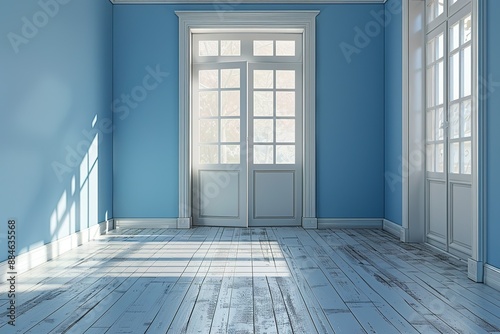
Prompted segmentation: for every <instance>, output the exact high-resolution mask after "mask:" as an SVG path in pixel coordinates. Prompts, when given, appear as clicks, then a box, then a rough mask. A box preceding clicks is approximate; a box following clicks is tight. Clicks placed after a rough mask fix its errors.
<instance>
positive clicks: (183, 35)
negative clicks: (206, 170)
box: [175, 11, 319, 228]
mask: <svg viewBox="0 0 500 334" xmlns="http://www.w3.org/2000/svg"><path fill="white" fill-rule="evenodd" d="M175 13H176V15H177V16H178V17H179V219H178V225H179V226H178V227H183V228H186V227H190V226H191V224H192V209H191V204H192V198H191V186H192V180H191V161H190V160H191V143H190V131H191V130H190V129H191V108H190V103H189V101H190V95H191V87H190V81H191V80H190V78H191V60H190V59H191V38H192V32H193V30H194V29H198V30H199V29H207V30H208V29H242V28H244V29H259V28H260V29H262V28H263V27H266V28H268V27H272V29H297V30H299V31H301V32H302V33H303V41H304V46H303V50H304V59H303V64H304V69H303V76H304V85H303V90H304V91H303V96H304V105H303V113H304V114H303V124H304V125H303V134H304V136H303V150H304V151H303V152H304V153H303V154H304V157H303V181H302V182H303V187H302V189H303V193H302V202H303V203H302V226H303V227H305V228H317V225H318V223H317V218H316V142H315V138H316V130H315V124H316V120H315V116H316V106H315V102H316V101H315V96H316V91H315V83H316V61H315V59H316V45H315V41H316V37H315V36H316V16H317V15H318V14H319V11H231V12H220V11H176V12H175Z"/></svg>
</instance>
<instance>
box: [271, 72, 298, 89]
mask: <svg viewBox="0 0 500 334" xmlns="http://www.w3.org/2000/svg"><path fill="white" fill-rule="evenodd" d="M276 88H278V89H279V88H290V89H293V88H295V71H293V70H292V71H276Z"/></svg>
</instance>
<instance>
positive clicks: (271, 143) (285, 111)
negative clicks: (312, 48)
mask: <svg viewBox="0 0 500 334" xmlns="http://www.w3.org/2000/svg"><path fill="white" fill-rule="evenodd" d="M249 87H250V89H249V97H250V98H249V103H248V106H249V117H248V129H249V130H248V133H249V168H248V169H249V190H250V192H249V193H250V197H249V225H250V226H294V225H295V226H299V225H300V224H301V216H302V196H301V195H302V167H301V166H302V131H301V130H302V93H301V92H302V71H301V66H300V64H276V63H270V64H250V66H249Z"/></svg>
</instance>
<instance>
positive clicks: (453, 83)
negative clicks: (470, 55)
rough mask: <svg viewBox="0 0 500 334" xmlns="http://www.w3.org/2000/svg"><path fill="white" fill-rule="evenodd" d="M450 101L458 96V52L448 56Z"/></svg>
mask: <svg viewBox="0 0 500 334" xmlns="http://www.w3.org/2000/svg"><path fill="white" fill-rule="evenodd" d="M449 85H450V101H454V100H456V99H458V98H459V97H460V95H459V93H460V52H458V53H455V54H454V55H453V56H451V58H450V82H449Z"/></svg>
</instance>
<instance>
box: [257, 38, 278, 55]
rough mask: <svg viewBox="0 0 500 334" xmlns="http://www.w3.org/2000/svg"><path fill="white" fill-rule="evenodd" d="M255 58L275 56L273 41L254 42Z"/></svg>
mask: <svg viewBox="0 0 500 334" xmlns="http://www.w3.org/2000/svg"><path fill="white" fill-rule="evenodd" d="M253 55H254V56H273V55H274V52H273V41H253Z"/></svg>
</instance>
